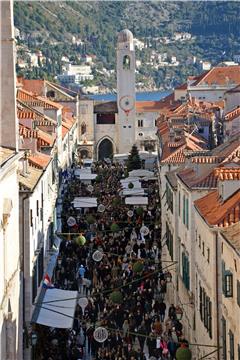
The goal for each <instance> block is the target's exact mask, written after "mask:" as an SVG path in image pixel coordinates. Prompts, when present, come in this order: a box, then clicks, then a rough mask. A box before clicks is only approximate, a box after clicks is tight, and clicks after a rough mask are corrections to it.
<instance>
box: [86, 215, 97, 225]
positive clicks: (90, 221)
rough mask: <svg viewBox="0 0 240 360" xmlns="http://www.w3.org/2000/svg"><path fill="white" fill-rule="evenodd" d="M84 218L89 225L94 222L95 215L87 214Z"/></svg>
mask: <svg viewBox="0 0 240 360" xmlns="http://www.w3.org/2000/svg"><path fill="white" fill-rule="evenodd" d="M86 220H87V223H88V224H89V225H90V224H94V223H95V217H94V216H93V215H92V214H89V215H87V217H86Z"/></svg>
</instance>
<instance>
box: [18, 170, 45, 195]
mask: <svg viewBox="0 0 240 360" xmlns="http://www.w3.org/2000/svg"><path fill="white" fill-rule="evenodd" d="M42 173H43V172H42V170H40V169H38V168H35V167H32V166H28V173H27V175H22V174H21V173H19V174H18V182H19V187H20V190H30V191H32V190H33V189H34V188H35V186H36V185H37V183H38V181H39V179H40V177H41V176H42Z"/></svg>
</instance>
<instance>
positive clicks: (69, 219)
mask: <svg viewBox="0 0 240 360" xmlns="http://www.w3.org/2000/svg"><path fill="white" fill-rule="evenodd" d="M76 223H77V222H76V219H75V218H74V217H73V216H69V218H68V219H67V224H68V226H70V227H72V226H74V225H76Z"/></svg>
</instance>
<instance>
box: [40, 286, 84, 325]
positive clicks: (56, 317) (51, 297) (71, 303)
mask: <svg viewBox="0 0 240 360" xmlns="http://www.w3.org/2000/svg"><path fill="white" fill-rule="evenodd" d="M77 295H78V292H77V291H70V290H61V289H47V290H46V292H45V295H44V298H43V301H42V302H41V303H37V304H36V307H39V308H40V311H39V314H38V317H37V320H36V323H37V324H41V325H45V326H50V327H54V328H61V329H70V328H72V326H73V320H74V313H75V308H76V304H77Z"/></svg>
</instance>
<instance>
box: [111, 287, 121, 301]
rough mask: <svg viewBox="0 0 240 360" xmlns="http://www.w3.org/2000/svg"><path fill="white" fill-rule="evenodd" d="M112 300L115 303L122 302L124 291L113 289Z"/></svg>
mask: <svg viewBox="0 0 240 360" xmlns="http://www.w3.org/2000/svg"><path fill="white" fill-rule="evenodd" d="M110 300H111V301H112V302H113V303H114V304H121V303H122V301H123V296H122V293H121V292H120V291H118V290H116V291H113V292H112V293H111V294H110Z"/></svg>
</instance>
